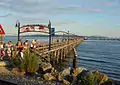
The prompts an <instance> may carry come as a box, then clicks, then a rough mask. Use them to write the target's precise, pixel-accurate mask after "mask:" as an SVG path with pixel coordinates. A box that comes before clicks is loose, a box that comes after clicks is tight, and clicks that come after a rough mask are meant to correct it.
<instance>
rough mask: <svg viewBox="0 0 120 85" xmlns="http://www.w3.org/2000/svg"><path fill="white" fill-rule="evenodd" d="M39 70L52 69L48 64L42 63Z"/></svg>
mask: <svg viewBox="0 0 120 85" xmlns="http://www.w3.org/2000/svg"><path fill="white" fill-rule="evenodd" d="M40 68H41V69H42V71H46V70H49V69H52V65H51V64H50V63H45V62H44V63H42V64H41V65H40Z"/></svg>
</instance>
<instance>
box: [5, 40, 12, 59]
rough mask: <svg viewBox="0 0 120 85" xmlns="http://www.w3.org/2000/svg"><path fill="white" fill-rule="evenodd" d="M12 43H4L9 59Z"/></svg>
mask: <svg viewBox="0 0 120 85" xmlns="http://www.w3.org/2000/svg"><path fill="white" fill-rule="evenodd" d="M11 48H12V45H11V42H8V43H7V44H6V53H7V56H8V58H9V59H11V53H12V49H11Z"/></svg>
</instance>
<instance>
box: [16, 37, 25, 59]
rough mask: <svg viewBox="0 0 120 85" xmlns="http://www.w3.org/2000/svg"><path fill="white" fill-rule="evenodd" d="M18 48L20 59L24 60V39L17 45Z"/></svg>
mask: <svg viewBox="0 0 120 85" xmlns="http://www.w3.org/2000/svg"><path fill="white" fill-rule="evenodd" d="M17 47H18V51H19V53H20V57H21V58H22V59H23V51H24V47H23V43H22V39H20V41H19V42H18V43H17Z"/></svg>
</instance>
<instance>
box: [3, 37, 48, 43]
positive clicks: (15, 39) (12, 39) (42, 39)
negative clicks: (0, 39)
mask: <svg viewBox="0 0 120 85" xmlns="http://www.w3.org/2000/svg"><path fill="white" fill-rule="evenodd" d="M20 39H22V40H23V41H25V40H29V41H32V40H33V39H36V40H37V41H41V42H43V41H48V39H49V38H48V37H20ZM4 41H5V42H8V41H12V42H13V43H16V42H17V36H6V37H5V38H4Z"/></svg>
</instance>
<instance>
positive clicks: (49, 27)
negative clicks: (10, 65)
mask: <svg viewBox="0 0 120 85" xmlns="http://www.w3.org/2000/svg"><path fill="white" fill-rule="evenodd" d="M48 29H49V48H48V50H49V51H50V50H51V22H50V20H49V24H48Z"/></svg>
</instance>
